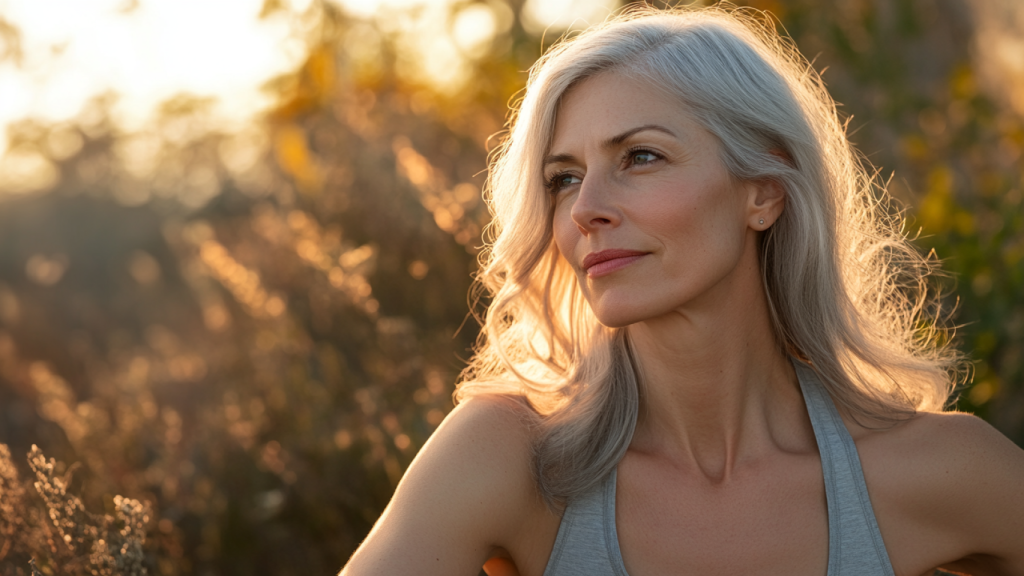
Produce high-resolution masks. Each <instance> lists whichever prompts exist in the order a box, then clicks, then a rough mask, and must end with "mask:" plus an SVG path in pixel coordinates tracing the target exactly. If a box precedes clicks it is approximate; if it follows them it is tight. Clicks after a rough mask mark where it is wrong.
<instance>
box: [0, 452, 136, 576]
mask: <svg viewBox="0 0 1024 576" xmlns="http://www.w3.org/2000/svg"><path fill="white" fill-rule="evenodd" d="M28 462H29V465H30V467H31V469H32V471H33V473H34V475H35V478H36V481H35V482H34V483H33V486H34V487H35V492H36V493H37V494H38V495H39V497H40V498H39V499H33V498H30V497H29V494H30V492H31V491H30V490H29V489H28V488H27V487H26V486H25V484H23V482H22V481H21V479H20V478H19V477H18V471H17V469H16V467H15V466H14V463H13V462H12V461H11V454H10V450H9V449H8V448H7V446H5V445H3V444H0V512H2V516H0V539H2V540H0V561H3V562H4V567H3V568H2V573H3V574H12V575H13V574H18V575H21V574H26V573H31V574H32V575H33V576H36V575H37V574H68V575H78V574H82V575H91V576H114V575H122V574H123V575H126V576H145V575H146V574H147V570H146V568H145V566H144V561H145V553H144V552H143V545H144V544H145V541H146V523H147V522H149V511H148V509H147V507H146V506H145V505H144V504H142V503H140V502H139V501H138V500H132V499H130V498H124V497H123V496H115V497H114V498H113V506H114V512H115V515H116V517H111V516H108V515H96V514H92V513H90V512H88V511H87V510H86V509H85V506H84V505H83V504H82V501H81V500H80V499H79V498H78V497H76V496H74V495H72V494H69V493H68V492H67V485H68V479H67V476H69V475H70V472H71V470H67V471H66V473H65V475H64V477H61V476H58V475H57V469H58V468H64V466H63V464H58V463H57V462H56V461H55V460H54V459H52V458H50V459H47V458H46V457H45V456H44V455H43V453H42V451H41V450H39V448H37V447H36V446H32V450H31V451H30V452H29V455H28ZM37 560H38V562H39V564H37ZM26 568H27V570H26Z"/></svg>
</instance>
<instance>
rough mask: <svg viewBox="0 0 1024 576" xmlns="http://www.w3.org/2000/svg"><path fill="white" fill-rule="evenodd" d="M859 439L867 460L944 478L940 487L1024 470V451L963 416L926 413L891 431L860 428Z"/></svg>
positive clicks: (979, 421)
mask: <svg viewBox="0 0 1024 576" xmlns="http://www.w3.org/2000/svg"><path fill="white" fill-rule="evenodd" d="M855 437H856V440H857V448H858V451H859V452H861V458H862V459H865V458H866V459H868V460H879V461H880V462H883V463H885V464H886V465H888V466H895V467H897V468H912V469H913V470H916V471H918V472H919V474H921V475H927V476H930V477H933V476H940V477H941V478H942V482H938V484H940V485H941V484H943V483H944V482H952V483H954V484H956V483H958V482H962V481H965V480H967V481H971V480H972V479H974V478H977V477H978V476H980V475H985V476H991V475H993V474H996V475H998V474H1003V473H1007V472H1017V473H1019V472H1022V471H1024V468H1022V467H1024V450H1021V449H1020V448H1019V447H1017V445H1015V444H1014V443H1013V442H1011V441H1010V440H1009V439H1008V438H1007V437H1006V436H1004V435H1003V434H1001V433H1000V432H999V431H998V430H996V429H995V428H993V427H992V426H991V425H990V424H988V423H987V422H985V421H984V420H982V419H981V418H978V417H977V416H974V415H971V414H965V413H962V412H941V413H939V412H921V413H918V414H916V415H914V416H913V417H911V418H909V419H908V420H906V421H903V422H900V423H899V424H897V425H895V426H893V427H891V428H886V429H880V430H871V431H866V430H863V429H861V431H860V433H859V434H855ZM900 462H903V463H904V464H903V465H902V466H901V465H900ZM950 487H953V486H950Z"/></svg>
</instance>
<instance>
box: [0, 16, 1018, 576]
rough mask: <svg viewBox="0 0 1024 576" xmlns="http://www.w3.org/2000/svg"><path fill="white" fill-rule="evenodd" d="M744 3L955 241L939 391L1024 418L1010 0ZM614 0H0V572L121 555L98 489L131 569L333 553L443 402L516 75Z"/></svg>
mask: <svg viewBox="0 0 1024 576" xmlns="http://www.w3.org/2000/svg"><path fill="white" fill-rule="evenodd" d="M740 4H741V5H750V6H754V7H756V8H760V9H764V10H769V11H770V12H771V13H772V14H774V15H775V17H776V18H777V19H778V22H779V23H780V27H784V30H785V33H786V34H788V35H790V36H791V37H792V38H793V39H794V40H795V41H796V43H797V45H798V46H799V48H800V49H801V51H802V52H803V53H804V54H805V55H806V56H807V57H808V58H810V59H812V60H813V61H814V66H815V67H816V68H817V69H818V70H819V71H821V70H824V78H825V81H826V82H827V84H828V86H829V89H830V90H831V92H832V94H833V96H834V98H835V99H836V100H837V101H838V102H839V103H841V107H840V110H841V113H842V114H843V115H844V116H845V117H848V118H850V132H851V134H852V139H853V140H854V141H855V142H856V144H857V145H858V147H859V148H860V150H861V151H862V152H863V153H864V154H865V155H866V157H867V158H868V159H869V160H870V162H872V163H873V164H874V165H875V166H876V167H877V168H878V175H879V178H881V179H883V180H887V181H889V188H890V190H891V191H892V193H893V195H894V196H895V197H896V199H897V208H901V209H904V210H905V211H906V214H907V217H908V224H907V233H908V234H910V235H913V236H916V237H917V244H918V245H919V246H920V248H921V250H922V251H925V252H927V251H930V250H935V252H936V254H937V256H938V257H939V258H940V259H942V260H943V261H944V268H945V269H946V270H947V271H948V272H949V278H947V279H946V280H944V281H943V287H944V289H945V291H946V292H947V294H948V297H947V304H948V307H950V308H952V307H954V306H955V307H956V310H957V312H956V315H955V321H956V323H957V324H958V325H959V326H960V328H959V329H958V331H957V334H956V339H957V341H958V342H959V343H960V346H961V347H962V348H963V350H965V351H966V352H967V353H968V354H969V355H970V357H971V359H972V360H973V362H974V367H975V373H974V379H973V383H972V384H971V385H970V386H968V387H966V388H964V389H963V390H962V391H961V395H960V399H959V402H958V404H957V407H958V408H959V409H961V410H966V411H970V412H974V413H976V414H978V415H980V416H981V417H983V418H985V419H986V420H988V421H989V422H991V423H992V424H993V425H994V426H995V427H997V428H998V429H999V430H1001V431H1002V432H1004V433H1005V434H1007V435H1008V436H1009V437H1010V438H1012V439H1013V440H1014V441H1016V442H1017V443H1018V444H1022V443H1024V206H1022V199H1024V157H1022V152H1024V4H1022V3H1021V2H1019V0H890V1H884V2H883V1H877V0H758V1H753V0H752V1H750V2H740ZM620 7H621V5H620V3H619V2H617V1H616V0H590V1H583V0H525V1H523V0H216V1H210V0H0V129H2V131H3V132H2V136H0V443H3V444H6V445H7V446H9V448H10V453H11V456H10V458H7V459H6V460H3V459H2V458H0V573H2V574H18V573H28V570H29V564H28V561H29V559H30V558H34V559H35V561H36V563H37V564H38V566H39V569H40V570H41V571H42V572H43V573H48V574H55V573H61V574H72V573H74V574H78V573H81V574H101V573H103V574H106V573H116V572H117V570H116V569H114V568H110V567H109V566H108V567H106V568H104V567H103V566H100V564H102V563H103V562H104V560H102V558H99V556H97V554H98V553H97V552H96V548H95V546H97V544H96V541H101V540H102V537H103V533H104V532H103V530H107V531H108V532H109V533H110V534H113V536H108V538H115V539H116V538H117V537H118V536H117V534H118V533H122V535H123V534H127V532H125V531H126V530H129V527H127V526H126V525H125V522H126V521H122V520H123V519H122V520H118V521H113V520H110V519H109V518H107V519H104V518H103V516H104V515H108V516H109V515H116V514H120V513H119V512H118V510H120V509H121V508H119V507H120V506H122V504H121V503H123V501H122V500H115V498H114V497H115V496H116V495H123V496H125V497H128V498H134V499H138V500H139V501H142V502H144V503H147V505H148V513H147V514H146V516H145V518H143V519H142V520H139V522H141V524H140V526H141V528H140V530H141V531H142V532H139V533H138V534H136V536H137V537H138V538H136V542H137V543H139V544H141V534H142V533H144V534H145V544H144V546H143V548H142V549H143V551H144V558H143V560H142V564H141V565H142V566H144V567H145V568H146V569H147V570H148V571H149V573H150V574H161V575H163V574H168V575H170V574H201V575H207V574H209V575H214V574H218V575H219V574H224V575H235V574H238V575H242V574H246V575H248V574H258V575H287V574H303V575H305V574H329V573H334V572H336V571H337V570H338V569H340V567H341V566H342V564H343V563H344V561H345V560H346V558H347V557H348V556H349V554H350V553H351V552H352V551H353V549H354V548H355V546H356V545H357V544H358V543H359V541H360V540H361V539H362V537H363V536H364V535H365V534H366V532H367V531H368V530H369V528H370V527H371V525H372V523H373V522H374V520H375V519H376V518H377V516H378V515H379V513H380V512H381V510H382V509H383V507H384V506H385V504H386V503H387V501H388V498H389V496H390V494H391V492H392V490H393V489H394V487H395V484H396V483H397V482H398V480H399V478H400V477H401V474H402V471H403V470H404V468H405V467H406V465H407V464H408V463H409V462H410V460H411V459H412V457H413V456H414V455H415V453H416V451H417V449H418V448H419V447H420V446H421V445H422V444H423V442H424V441H425V440H426V438H427V437H428V436H429V435H430V433H431V431H432V430H433V429H434V428H435V427H436V426H437V425H438V423H439V422H440V421H441V419H442V418H443V417H444V415H445V414H446V413H447V411H448V410H450V409H451V407H452V403H451V393H452V391H453V384H454V380H455V377H456V375H457V374H458V372H459V371H460V370H461V368H462V367H463V366H464V362H465V360H466V359H467V358H468V357H469V355H470V353H471V352H470V345H471V343H472V342H473V340H474V338H475V336H476V334H477V330H478V326H477V325H476V323H475V322H473V321H472V319H468V320H467V314H468V312H469V305H468V304H467V291H468V289H469V286H470V281H471V275H472V273H473V272H474V270H475V269H476V266H477V254H478V251H479V249H480V244H481V238H480V232H481V228H482V227H483V226H484V225H485V224H486V223H487V219H488V214H487V210H486V208H485V207H484V206H483V205H482V202H481V199H480V187H481V185H482V184H483V182H484V178H485V174H486V172H485V170H486V165H487V164H486V158H487V153H488V150H489V149H492V148H493V147H494V146H495V144H496V143H497V142H498V141H499V140H500V134H499V133H500V131H501V130H502V128H503V125H504V122H505V120H506V112H507V106H508V103H509V102H510V101H512V100H513V99H514V98H515V97H516V95H517V93H518V91H519V90H521V89H522V88H523V86H524V84H525V81H526V78H527V70H528V68H529V67H530V66H531V64H532V63H533V62H534V60H535V59H536V58H537V57H538V56H539V55H540V54H541V53H542V50H543V48H544V47H545V46H548V45H550V43H551V42H552V41H553V40H554V39H556V38H558V37H559V36H561V35H562V34H563V33H565V32H566V31H567V30H570V29H573V28H579V27H581V26H585V25H586V23H587V22H591V23H592V22H598V21H600V20H603V19H604V18H605V17H606V16H607V15H608V14H609V13H610V12H612V11H614V10H616V9H618V8H620ZM496 135H497V136H496ZM33 444H36V445H38V446H39V447H40V448H41V449H42V451H43V452H44V453H45V454H46V456H49V457H53V458H55V459H56V462H54V463H53V465H52V467H51V468H45V466H44V468H45V470H42V471H40V470H41V469H40V468H39V466H36V465H34V466H33V468H32V469H30V468H29V466H28V463H27V461H26V458H25V454H27V453H28V451H29V450H30V448H31V446H32V445H33ZM0 456H2V454H0ZM33 473H34V474H35V476H34V477H35V478H37V479H42V480H45V479H46V478H50V479H51V480H47V482H50V484H46V482H43V483H44V484H46V485H47V486H51V484H52V486H51V488H50V489H52V490H55V491H56V492H53V494H57V496H56V497H55V498H56V500H54V502H58V504H59V502H60V501H61V498H64V496H62V495H63V494H64V493H63V492H61V490H62V489H63V488H61V486H66V488H67V493H68V494H72V495H75V496H76V497H77V498H80V500H74V501H75V502H80V505H79V504H75V506H79V507H80V508H81V509H83V510H87V511H89V512H90V513H91V514H94V516H88V515H84V516H82V514H85V513H84V512H81V510H79V511H78V512H75V514H79V515H80V516H81V518H85V519H88V518H92V520H88V521H92V522H94V523H96V526H99V528H98V530H99V531H98V532H97V531H96V530H93V531H92V532H90V531H89V530H86V529H85V528H81V527H79V528H74V527H70V528H69V527H68V526H70V525H68V526H64V527H60V526H56V527H55V526H54V524H53V523H51V522H50V521H49V520H48V519H47V518H48V517H49V518H51V519H53V520H54V522H56V517H54V514H55V513H54V512H53V506H54V505H55V504H53V502H50V501H49V500H46V497H47V496H46V494H44V493H43V492H44V491H43V489H42V488H40V489H39V491H40V494H36V490H34V489H33V487H32V486H31V484H32V480H31V478H33ZM52 478H57V479H59V482H58V481H55V480H52ZM54 486H55V487H54ZM19 490H20V492H19ZM15 496H16V498H15ZM51 500H52V498H51ZM68 514H71V513H70V512H69V513H68ZM68 514H66V515H65V516H67V515H68ZM57 515H58V516H60V514H57ZM69 517H70V516H69ZM117 517H118V518H121V516H117ZM62 518H63V516H62ZM139 518H142V517H141V516H139ZM82 522H87V520H82ZM119 522H120V523H119ZM62 526H63V525H62ZM104 527H105V528H104ZM75 530H78V531H77V532H75ZM118 531H120V532H118ZM129 531H130V530H129ZM124 538H129V536H124ZM61 539H63V540H64V541H65V542H66V543H68V546H65V545H64V544H63V543H62V542H61ZM125 541H127V540H125ZM69 546H70V547H69ZM111 554H113V553H111ZM115 556H116V555H115ZM115 559H116V558H115ZM118 562H120V560H118ZM111 566H113V565H112V564H111ZM118 566H121V565H120V564H118ZM104 570H114V571H113V572H110V571H107V572H104ZM136 573H140V572H139V571H138V570H136Z"/></svg>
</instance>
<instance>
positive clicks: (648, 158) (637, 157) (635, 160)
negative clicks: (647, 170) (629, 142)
mask: <svg viewBox="0 0 1024 576" xmlns="http://www.w3.org/2000/svg"><path fill="white" fill-rule="evenodd" d="M658 160H661V154H658V153H657V152H653V151H651V150H647V149H646V148H635V149H631V150H629V152H628V153H627V154H626V161H627V163H628V164H629V165H630V166H646V165H648V164H653V163H654V162H657V161H658Z"/></svg>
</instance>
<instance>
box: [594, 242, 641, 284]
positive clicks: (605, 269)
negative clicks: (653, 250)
mask: <svg viewBox="0 0 1024 576" xmlns="http://www.w3.org/2000/svg"><path fill="white" fill-rule="evenodd" d="M646 254H647V252H639V251H637V250H621V249H617V248H613V249H611V250H602V251H600V252H591V253H590V254H587V257H586V258H584V259H583V270H584V271H585V272H586V273H587V276H589V277H591V278H597V277H599V276H604V275H606V274H611V273H612V272H615V271H616V270H619V269H620V268H625V267H626V266H629V265H630V264H632V263H633V262H634V261H636V260H638V259H639V258H640V257H641V256H644V255H646Z"/></svg>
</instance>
